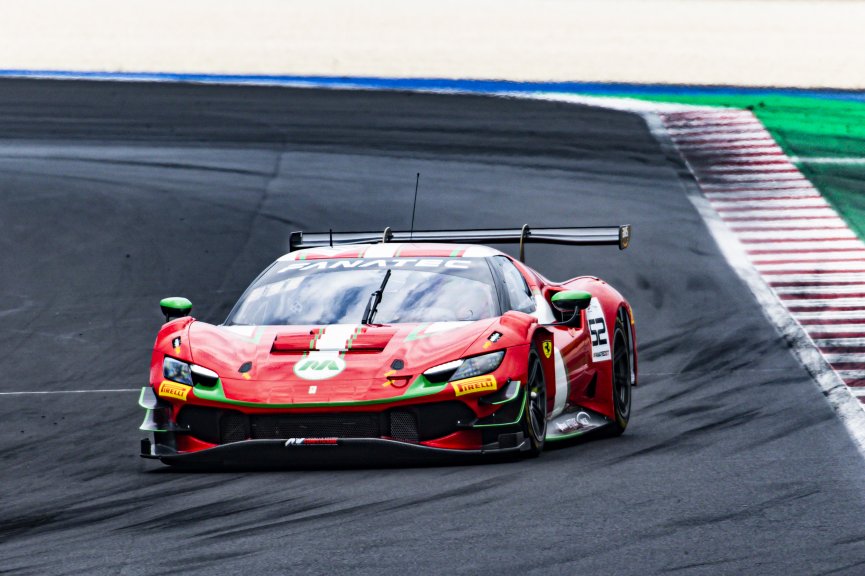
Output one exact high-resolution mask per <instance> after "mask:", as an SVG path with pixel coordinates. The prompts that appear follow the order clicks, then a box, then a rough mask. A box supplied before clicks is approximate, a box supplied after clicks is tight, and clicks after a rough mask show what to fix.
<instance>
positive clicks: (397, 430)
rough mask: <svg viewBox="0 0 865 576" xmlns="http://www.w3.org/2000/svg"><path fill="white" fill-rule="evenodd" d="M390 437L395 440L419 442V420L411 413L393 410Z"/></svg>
mask: <svg viewBox="0 0 865 576" xmlns="http://www.w3.org/2000/svg"><path fill="white" fill-rule="evenodd" d="M390 437H391V438H393V439H394V440H404V441H406V442H417V441H418V434H417V419H416V418H415V415H414V414H412V413H411V412H400V411H398V410H393V411H392V412H391V413H390Z"/></svg>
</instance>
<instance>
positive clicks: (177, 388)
mask: <svg viewBox="0 0 865 576" xmlns="http://www.w3.org/2000/svg"><path fill="white" fill-rule="evenodd" d="M190 390H192V386H187V385H186V384H178V383H177V382H169V381H168V380H163V381H162V383H161V384H160V385H159V395H160V396H162V397H163V398H174V399H176V400H183V401H184V402H185V401H186V397H187V396H189V391H190Z"/></svg>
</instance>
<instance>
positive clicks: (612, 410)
mask: <svg viewBox="0 0 865 576" xmlns="http://www.w3.org/2000/svg"><path fill="white" fill-rule="evenodd" d="M629 239H630V226H616V227H608V228H555V229H549V228H548V229H535V230H531V229H529V227H528V226H524V227H523V228H522V230H473V231H458V232H448V231H433V232H430V231H425V232H413V233H409V232H392V231H391V230H390V229H387V230H385V231H384V233H383V234H382V233H357V234H306V235H304V234H303V233H300V232H296V233H293V234H292V236H291V246H292V248H291V250H292V251H291V252H290V253H289V254H286V255H285V256H283V257H281V258H279V259H278V260H277V261H276V262H274V263H273V264H272V265H270V266H269V267H268V268H267V269H266V270H265V271H264V272H262V273H261V275H260V276H259V277H258V278H257V279H256V280H255V281H254V282H253V283H252V285H251V286H250V287H249V288H248V289H247V290H246V292H245V293H244V294H243V296H241V298H240V300H239V301H238V302H237V304H236V305H235V307H234V309H233V310H232V311H231V313H230V314H229V316H228V319H227V320H226V321H225V323H224V324H221V325H218V326H215V325H212V324H207V323H205V322H199V321H196V320H195V319H194V318H191V317H189V316H188V314H189V312H190V310H191V307H192V305H191V303H190V302H189V301H188V300H186V299H184V298H166V299H164V300H163V301H162V302H161V307H162V311H163V314H164V315H165V317H166V323H165V325H164V326H162V329H161V330H160V331H159V335H158V336H157V338H156V344H155V346H154V349H153V359H152V362H151V367H150V386H147V387H145V388H143V389H142V392H141V397H140V402H139V403H140V405H141V406H142V407H143V408H145V409H146V411H147V413H146V417H145V419H144V423H143V424H142V426H141V429H142V430H145V431H148V432H151V433H152V439H151V438H146V439H144V440H142V442H141V455H142V456H143V457H145V458H156V459H159V460H161V461H162V462H164V463H167V464H249V463H259V462H268V463H276V464H283V463H291V462H294V461H304V462H306V461H310V462H315V461H322V462H343V461H351V460H361V461H365V460H367V459H368V458H369V457H370V456H374V455H380V456H384V457H385V458H387V459H388V460H390V461H392V460H393V459H394V458H396V459H400V458H402V457H403V456H406V457H414V456H417V455H424V454H426V455H448V456H451V455H454V454H471V455H477V454H490V453H522V454H525V455H529V456H536V455H538V454H540V452H541V451H542V450H543V448H544V444H545V443H546V442H554V441H558V440H563V439H567V438H573V437H576V436H579V435H581V434H585V433H586V432H588V431H591V430H598V429H603V430H605V431H606V432H608V433H609V434H611V435H619V434H621V433H622V432H624V430H625V427H626V426H627V425H628V420H629V417H630V410H631V387H632V386H634V385H635V384H636V380H637V347H636V332H635V327H634V320H633V314H632V312H631V307H630V305H629V304H628V302H627V301H626V300H625V299H624V298H623V297H622V295H621V294H619V293H618V292H617V291H616V290H615V289H614V288H613V287H611V286H610V285H608V284H607V283H606V282H604V281H603V280H599V279H598V278H595V277H592V276H580V277H578V278H574V279H571V280H568V281H566V282H562V283H555V282H550V281H549V280H547V279H546V278H544V277H543V276H541V275H540V274H539V273H537V272H535V271H534V270H532V269H531V268H529V267H528V266H526V265H525V264H524V263H522V260H523V258H522V255H523V246H524V244H525V243H526V242H548V243H557V244H574V245H598V244H610V245H617V246H619V248H620V249H624V248H626V247H627V246H628V243H629ZM517 241H518V242H519V243H520V259H519V260H518V259H514V258H511V257H510V256H508V255H506V254H503V253H502V252H499V251H498V250H495V249H493V248H490V247H488V246H486V244H493V243H500V242H512V243H515V242H517ZM468 242H470V244H469V243H468Z"/></svg>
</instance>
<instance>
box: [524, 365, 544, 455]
mask: <svg viewBox="0 0 865 576" xmlns="http://www.w3.org/2000/svg"><path fill="white" fill-rule="evenodd" d="M528 374H529V379H528V380H527V381H526V404H525V409H524V410H523V421H522V427H523V434H524V435H525V437H526V438H528V439H529V449H528V450H527V451H526V452H525V454H526V455H527V456H529V457H531V458H535V457H537V456H539V455H540V453H541V452H542V451H543V449H544V440H545V438H546V436H547V383H546V380H545V379H544V369H543V367H542V366H541V360H540V358H539V357H538V353H537V352H535V350H534V349H532V351H531V352H530V353H529V370H528Z"/></svg>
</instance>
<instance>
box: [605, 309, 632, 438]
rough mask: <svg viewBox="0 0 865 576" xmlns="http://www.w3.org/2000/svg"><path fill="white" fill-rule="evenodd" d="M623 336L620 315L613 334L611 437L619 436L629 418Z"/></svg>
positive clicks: (627, 362) (628, 354)
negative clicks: (612, 417) (612, 416)
mask: <svg viewBox="0 0 865 576" xmlns="http://www.w3.org/2000/svg"><path fill="white" fill-rule="evenodd" d="M628 342H629V340H628V338H626V336H625V324H624V322H623V321H622V317H621V315H619V316H618V317H617V318H616V329H615V331H614V332H613V409H614V412H615V416H616V417H615V419H614V420H613V424H612V426H611V427H610V428H609V432H610V435H611V436H621V435H622V433H623V432H624V431H625V428H627V427H628V421H629V420H630V418H631V351H630V349H629V348H628Z"/></svg>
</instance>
